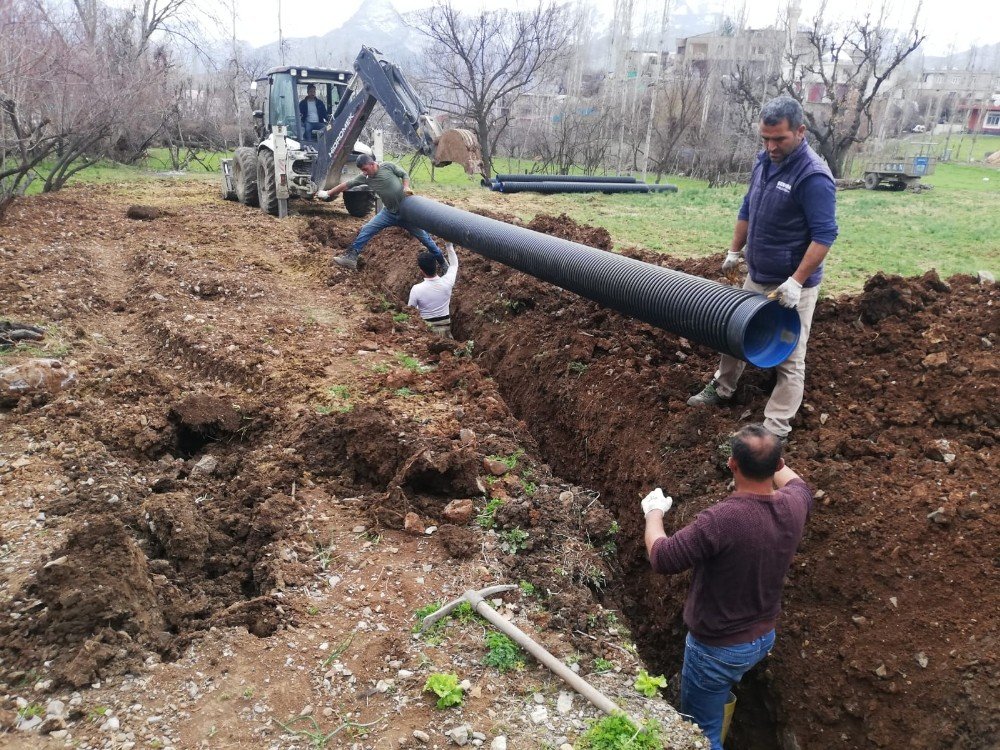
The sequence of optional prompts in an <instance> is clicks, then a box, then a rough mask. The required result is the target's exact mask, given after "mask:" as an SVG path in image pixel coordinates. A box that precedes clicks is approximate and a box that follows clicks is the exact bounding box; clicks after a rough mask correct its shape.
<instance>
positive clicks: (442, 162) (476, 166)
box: [434, 128, 483, 175]
mask: <svg viewBox="0 0 1000 750" xmlns="http://www.w3.org/2000/svg"><path fill="white" fill-rule="evenodd" d="M452 163H455V164H461V165H462V167H463V168H464V169H465V172H466V174H469V175H476V174H482V172H483V154H482V151H480V150H479V141H478V140H477V139H476V136H475V134H474V133H473V132H472V131H471V130H462V129H461V128H455V129H454V130H446V131H444V132H443V133H442V134H441V137H440V138H438V139H437V142H436V143H435V144H434V166H437V167H444V166H447V165H448V164H452Z"/></svg>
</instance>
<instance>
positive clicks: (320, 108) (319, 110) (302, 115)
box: [299, 96, 327, 122]
mask: <svg viewBox="0 0 1000 750" xmlns="http://www.w3.org/2000/svg"><path fill="white" fill-rule="evenodd" d="M307 102H308V97H306V98H305V99H303V100H302V101H300V102H299V119H301V120H302V122H305V121H306V115H307V114H308V112H309V109H308V107H309V105H308V104H307ZM316 114H317V115H319V121H320V122H326V114H327V113H326V105H325V104H324V103H323V100H322V99H320V98H319V97H318V96H317V97H316Z"/></svg>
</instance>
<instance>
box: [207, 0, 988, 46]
mask: <svg viewBox="0 0 1000 750" xmlns="http://www.w3.org/2000/svg"><path fill="white" fill-rule="evenodd" d="M363 1H364V0H280V5H281V25H282V32H283V33H284V35H285V36H286V37H307V36H319V35H322V34H325V33H326V32H328V31H332V30H333V29H335V28H338V27H339V26H341V25H342V24H343V22H344V21H345V20H346V19H347V18H349V17H350V16H351V15H352V14H353V13H354V12H355V11H356V10H357V9H358V8H359V7H360V6H361V3H362V2H363ZM689 1H690V3H691V5H696V4H699V3H698V0H689ZM199 2H211V0H199ZM456 2H457V4H458V5H459V6H460V7H463V8H465V7H475V6H478V7H489V8H497V7H509V8H515V7H517V6H518V2H517V0H506V1H504V0H456ZM590 2H591V4H592V5H594V6H595V7H596V8H598V9H599V10H600V11H601V12H602V13H603V14H604V15H605V16H606V17H608V18H610V17H611V14H612V12H613V9H614V0H590ZM673 2H674V4H675V6H676V5H677V4H678V3H679V2H683V0H673ZM634 3H635V11H634V18H635V19H636V22H637V24H638V23H640V22H641V19H642V18H643V16H644V14H646V13H648V14H649V17H650V18H655V19H658V18H659V14H660V12H661V9H662V7H663V0H634ZM801 3H802V16H801V22H802V23H807V22H808V21H810V20H811V19H812V17H813V15H814V14H815V12H816V8H817V7H818V6H819V4H820V0H801ZM877 3H878V0H828V3H827V5H828V8H829V13H832V14H837V15H840V16H844V17H850V16H851V15H852V14H855V15H857V14H860V13H863V12H864V9H868V8H876V7H878V6H877ZM392 4H393V5H394V6H395V8H396V10H398V11H399V12H401V13H405V12H407V11H411V10H417V9H419V8H425V7H428V6H430V5H432V4H433V3H432V2H431V0H392ZM531 4H532V5H533V3H531ZM700 4H701V5H702V6H704V7H705V8H706V9H707V10H709V11H722V12H724V13H727V14H728V15H730V16H734V17H735V16H738V15H739V14H740V10H741V9H742V8H743V7H746V13H747V16H748V21H749V24H750V25H751V26H755V27H760V26H767V25H770V24H772V23H774V21H775V17H776V14H777V10H776V9H777V8H779V7H782V8H783V7H784V5H785V2H784V1H783V0H778V2H775V1H774V0H746V2H745V3H744V2H742V0H709V1H708V2H702V3H700ZM278 5H279V0H240V1H239V19H238V21H237V26H238V35H239V36H240V37H241V38H242V39H244V40H246V41H247V42H249V43H250V44H252V45H254V46H260V45H263V44H267V43H269V42H274V41H276V40H277V38H278V33H277V21H278ZM521 6H522V7H524V6H525V3H524V2H521ZM915 6H916V2H915V1H914V0H890V7H891V8H893V13H892V18H894V19H895V20H896V22H897V25H899V26H906V25H908V24H909V22H910V21H911V20H912V17H913V10H914V8H915ZM858 9H861V10H858ZM998 17H1000V12H998V5H997V2H996V0H924V2H923V11H922V13H921V18H922V26H923V28H924V29H925V30H926V33H927V41H926V42H924V52H925V54H932V55H941V54H946V53H947V52H948V49H949V46H950V45H952V44H954V46H955V51H962V50H965V49H968V48H969V47H970V46H972V45H973V44H992V43H994V42H998V41H1000V27H998V26H997V24H996V20H997V18H998ZM656 22H657V23H658V20H657V21H656ZM358 41H359V43H360V42H363V40H358Z"/></svg>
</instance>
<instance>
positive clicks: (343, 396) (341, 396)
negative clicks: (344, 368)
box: [316, 385, 354, 414]
mask: <svg viewBox="0 0 1000 750" xmlns="http://www.w3.org/2000/svg"><path fill="white" fill-rule="evenodd" d="M326 399H327V403H325V404H321V405H319V406H317V407H316V413H317V414H330V413H331V412H339V413H341V414H343V413H345V412H349V411H350V410H351V409H353V408H354V404H352V403H351V391H350V389H349V388H348V387H347V386H346V385H331V386H330V387H329V388H327V389H326Z"/></svg>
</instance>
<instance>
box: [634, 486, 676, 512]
mask: <svg viewBox="0 0 1000 750" xmlns="http://www.w3.org/2000/svg"><path fill="white" fill-rule="evenodd" d="M673 504H674V499H673V498H672V497H668V496H666V495H664V494H663V490H661V489H660V488H659V487H657V488H656V489H655V490H653V491H652V492H650V493H649V494H648V495H646V497H644V498H643V499H642V514H643V515H644V516H648V515H649V512H650V511H651V510H660V511H663V512H664V513H666V512H667V511H668V510H670V506H671V505H673Z"/></svg>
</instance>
